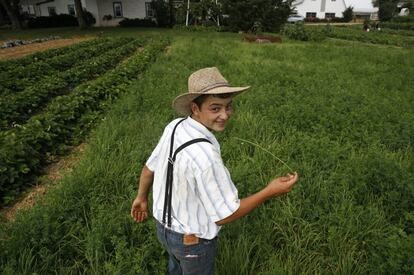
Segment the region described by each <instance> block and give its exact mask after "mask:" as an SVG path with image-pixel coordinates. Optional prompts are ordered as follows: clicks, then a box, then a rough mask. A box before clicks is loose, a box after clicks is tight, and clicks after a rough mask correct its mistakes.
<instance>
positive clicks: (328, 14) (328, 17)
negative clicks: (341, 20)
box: [325, 12, 335, 19]
mask: <svg viewBox="0 0 414 275" xmlns="http://www.w3.org/2000/svg"><path fill="white" fill-rule="evenodd" d="M325 18H326V19H333V18H335V13H334V12H327V13H325Z"/></svg>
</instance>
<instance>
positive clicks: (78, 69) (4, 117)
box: [0, 38, 142, 130]
mask: <svg viewBox="0 0 414 275" xmlns="http://www.w3.org/2000/svg"><path fill="white" fill-rule="evenodd" d="M128 41H130V42H128ZM113 42H114V43H115V45H117V44H118V45H122V44H123V43H122V42H128V43H126V44H125V45H122V46H120V47H117V48H113V49H111V50H109V51H106V52H105V51H98V52H96V53H97V54H100V55H99V56H93V55H91V56H89V54H87V56H89V57H88V58H86V59H81V60H80V61H81V62H80V63H79V64H77V65H76V66H73V67H71V68H70V69H68V70H66V71H63V72H55V73H52V74H50V75H48V76H46V77H43V78H40V79H39V81H37V82H34V83H32V85H29V86H28V87H26V89H24V90H23V91H20V92H18V93H9V94H6V95H4V96H3V97H2V98H1V99H0V108H1V109H2V112H1V113H0V129H2V130H4V129H8V128H10V127H11V126H13V125H14V124H21V123H23V122H24V121H26V120H27V119H28V118H29V117H31V116H32V114H33V113H34V112H38V111H39V109H40V108H41V107H42V106H44V105H45V104H46V103H47V102H49V101H50V100H51V99H52V98H54V97H55V96H57V95H59V94H64V93H66V92H69V91H70V90H71V89H72V88H73V87H74V86H76V85H79V84H80V83H82V82H84V81H87V80H89V79H92V78H94V77H96V76H98V75H99V74H101V73H103V72H105V71H106V70H107V69H110V68H112V67H114V66H115V65H116V64H117V63H118V62H119V61H120V60H122V59H123V58H125V56H127V55H128V54H131V53H132V52H133V51H134V50H136V48H137V47H139V46H140V45H141V44H142V42H140V41H139V40H133V41H131V40H130V39H128V38H126V39H125V38H123V39H120V41H113ZM98 48H99V47H98ZM38 73H40V74H41V71H39V72H38Z"/></svg>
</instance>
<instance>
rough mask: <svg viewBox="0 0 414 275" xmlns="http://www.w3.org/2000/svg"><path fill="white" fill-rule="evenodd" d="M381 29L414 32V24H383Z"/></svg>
mask: <svg viewBox="0 0 414 275" xmlns="http://www.w3.org/2000/svg"><path fill="white" fill-rule="evenodd" d="M381 27H383V28H390V29H395V30H411V31H414V22H409V23H399V22H382V23H381Z"/></svg>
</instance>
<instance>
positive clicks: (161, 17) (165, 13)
mask: <svg viewBox="0 0 414 275" xmlns="http://www.w3.org/2000/svg"><path fill="white" fill-rule="evenodd" d="M151 7H152V9H153V10H154V12H155V18H156V20H157V25H158V27H161V28H165V27H169V26H170V23H171V20H172V18H170V14H171V13H170V6H169V5H168V3H167V2H166V1H164V0H152V1H151Z"/></svg>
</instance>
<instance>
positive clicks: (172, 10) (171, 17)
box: [168, 0, 175, 28]
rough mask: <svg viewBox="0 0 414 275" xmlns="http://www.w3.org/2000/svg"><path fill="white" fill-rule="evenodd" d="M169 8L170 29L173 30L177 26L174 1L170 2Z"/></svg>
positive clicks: (169, 0)
mask: <svg viewBox="0 0 414 275" xmlns="http://www.w3.org/2000/svg"><path fill="white" fill-rule="evenodd" d="M168 7H169V9H170V27H171V28H172V27H173V26H174V24H175V16H174V0H168Z"/></svg>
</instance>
